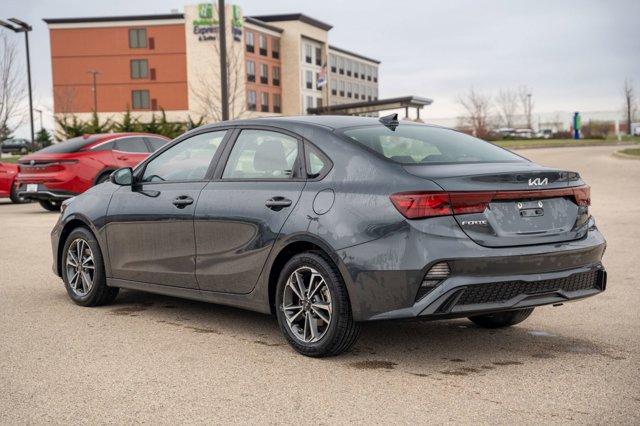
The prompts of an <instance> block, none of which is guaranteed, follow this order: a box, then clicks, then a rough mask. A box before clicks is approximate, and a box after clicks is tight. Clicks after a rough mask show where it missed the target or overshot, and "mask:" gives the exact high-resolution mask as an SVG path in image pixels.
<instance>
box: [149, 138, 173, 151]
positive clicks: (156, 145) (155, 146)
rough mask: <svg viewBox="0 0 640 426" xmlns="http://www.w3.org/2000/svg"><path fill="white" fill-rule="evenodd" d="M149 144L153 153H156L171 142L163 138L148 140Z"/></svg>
mask: <svg viewBox="0 0 640 426" xmlns="http://www.w3.org/2000/svg"><path fill="white" fill-rule="evenodd" d="M147 142H149V145H151V152H155V151H157V150H159V149H160V148H162V147H163V146H165V145H166V144H167V142H169V141H168V140H166V139H162V138H147Z"/></svg>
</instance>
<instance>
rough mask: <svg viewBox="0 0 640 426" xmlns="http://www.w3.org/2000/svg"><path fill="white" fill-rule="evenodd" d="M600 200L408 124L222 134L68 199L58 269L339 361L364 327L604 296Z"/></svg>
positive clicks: (221, 127)
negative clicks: (265, 326) (201, 307)
mask: <svg viewBox="0 0 640 426" xmlns="http://www.w3.org/2000/svg"><path fill="white" fill-rule="evenodd" d="M589 197H590V191H589V187H588V186H587V185H586V184H585V183H584V182H583V181H582V179H581V178H580V175H579V174H578V173H576V172H571V171H564V170H557V169H553V168H548V167H543V166H539V165H537V164H535V163H532V162H530V161H528V160H526V159H524V158H522V157H520V156H518V155H516V154H513V153H511V152H509V151H506V150H504V149H501V148H499V147H496V146H494V145H492V144H490V143H488V142H484V141H482V140H479V139H476V138H473V137H471V136H468V135H466V134H463V133H459V132H457V131H453V130H449V129H445V128H440V127H434V126H428V125H422V124H414V123H407V122H402V123H399V122H398V121H397V117H396V116H387V117H383V118H380V119H377V118H361V117H344V116H336V117H332V116H317V117H309V116H307V117H287V118H263V119H254V120H244V121H232V122H224V123H220V124H216V125H209V126H204V127H201V128H198V129H196V130H193V131H190V132H188V133H186V134H185V135H183V136H181V137H179V138H177V139H176V140H174V141H173V142H172V143H170V144H169V145H167V146H165V147H163V148H161V149H160V150H159V151H158V152H156V153H154V154H153V155H151V156H150V157H149V158H148V159H146V160H144V161H143V162H142V163H141V164H139V165H138V166H137V167H136V168H135V169H131V168H123V169H120V170H117V171H116V172H114V173H113V174H112V175H111V178H110V181H109V182H107V183H104V184H102V185H97V186H95V187H93V188H91V189H90V190H88V191H86V192H84V193H83V194H82V195H79V196H77V197H75V198H72V199H71V200H67V201H65V202H64V203H63V206H62V207H63V208H62V214H61V216H60V219H59V221H58V223H57V224H56V225H55V228H54V229H53V231H52V246H53V258H54V262H53V270H54V271H55V273H56V274H58V275H59V276H60V277H62V280H63V281H64V285H65V286H66V290H67V293H68V295H69V297H70V298H71V299H72V300H73V301H74V302H75V303H77V304H78V305H82V306H96V305H104V304H107V303H111V302H113V301H114V299H115V298H116V295H117V294H118V290H119V289H120V288H124V289H133V290H141V291H148V292H152V293H159V294H164V295H170V296H176V297H183V298H187V299H195V300H201V301H207V302H213V303H218V304H225V305H232V306H237V307H241V308H245V309H250V310H254V311H258V312H264V313H272V314H275V315H276V316H277V319H278V322H279V325H280V328H281V329H282V333H283V334H284V337H285V338H286V340H287V341H288V342H289V343H290V344H291V346H293V348H295V349H296V350H297V351H299V352H300V353H302V354H304V355H308V356H327V355H335V354H339V353H341V352H343V351H345V350H347V349H349V348H350V347H351V346H352V345H353V344H354V342H355V341H356V339H357V337H358V333H359V325H360V323H362V322H364V321H374V320H391V319H400V318H403V319H407V318H425V319H442V318H456V317H468V318H469V319H470V320H471V321H473V322H474V323H476V324H477V325H479V326H481V327H491V328H493V327H505V326H510V325H514V324H517V323H519V322H521V321H523V320H524V319H525V318H527V317H528V316H529V315H530V314H531V312H532V311H533V309H534V308H535V307H537V306H542V305H551V304H554V305H557V304H562V303H564V302H568V301H573V300H578V299H583V298H586V297H588V296H593V295H596V294H598V293H601V292H602V291H604V289H605V284H606V273H605V270H604V268H603V266H602V263H601V258H602V255H603V252H604V250H605V244H606V243H605V240H604V238H603V236H602V235H601V234H600V232H599V231H598V229H597V228H596V224H595V221H594V219H593V218H592V217H591V216H590V214H589V204H590V198H589Z"/></svg>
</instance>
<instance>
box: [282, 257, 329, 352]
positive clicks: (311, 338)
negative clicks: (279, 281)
mask: <svg viewBox="0 0 640 426" xmlns="http://www.w3.org/2000/svg"><path fill="white" fill-rule="evenodd" d="M281 308H282V311H283V313H284V317H285V319H286V323H287V327H288V328H289V330H290V331H291V333H292V334H293V335H294V336H295V337H296V339H298V340H299V341H301V342H304V343H315V342H317V341H319V340H320V339H322V337H324V335H325V334H326V333H327V330H329V325H330V324H331V317H332V312H333V305H332V303H331V292H330V291H329V287H328V286H327V283H326V281H325V280H324V278H323V277H322V275H321V274H320V273H319V272H318V271H316V270H315V269H313V268H310V267H308V266H303V267H300V268H298V269H296V270H295V271H293V273H292V274H291V275H290V276H289V278H288V279H287V283H286V284H285V286H284V294H283V297H282V306H281Z"/></svg>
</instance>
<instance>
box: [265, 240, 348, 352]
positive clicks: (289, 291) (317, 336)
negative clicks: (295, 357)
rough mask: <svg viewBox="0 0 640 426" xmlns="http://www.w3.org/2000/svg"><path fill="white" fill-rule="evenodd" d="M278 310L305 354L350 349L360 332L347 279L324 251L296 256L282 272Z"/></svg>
mask: <svg viewBox="0 0 640 426" xmlns="http://www.w3.org/2000/svg"><path fill="white" fill-rule="evenodd" d="M276 313H277V317H278V323H279V324H280V329H281V330H282V333H283V334H284V336H285V338H286V339H287V341H288V343H289V344H290V345H291V346H292V347H293V348H294V349H295V350H296V351H298V352H299V353H301V354H302V355H306V356H310V357H325V356H333V355H338V354H340V353H342V352H345V351H347V350H349V349H350V348H351V347H352V346H353V344H354V343H355V342H356V340H357V338H358V335H359V334H360V327H359V325H358V324H357V323H356V322H355V321H354V320H353V316H352V314H351V304H350V302H349V296H348V294H347V288H346V286H345V284H344V280H343V279H342V276H341V275H340V272H339V271H338V270H337V268H336V267H335V266H334V265H333V264H332V263H331V262H330V261H328V260H327V259H326V258H325V257H324V255H323V254H322V253H320V252H307V253H300V254H297V255H295V256H293V257H292V258H291V259H290V260H289V262H287V264H286V265H285V266H284V268H283V269H282V272H281V273H280V278H279V280H278V286H277V289H276Z"/></svg>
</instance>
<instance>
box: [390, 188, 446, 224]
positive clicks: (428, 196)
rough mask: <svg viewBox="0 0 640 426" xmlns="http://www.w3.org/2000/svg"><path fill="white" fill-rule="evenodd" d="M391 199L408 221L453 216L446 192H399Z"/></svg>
mask: <svg viewBox="0 0 640 426" xmlns="http://www.w3.org/2000/svg"><path fill="white" fill-rule="evenodd" d="M390 198H391V202H392V203H393V205H394V206H396V209H398V211H399V212H400V213H402V215H403V216H404V217H406V218H407V219H418V218H423V217H434V216H448V215H450V214H452V211H451V204H450V200H449V194H447V193H446V192H399V193H397V194H393V195H392V196H391V197H390Z"/></svg>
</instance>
